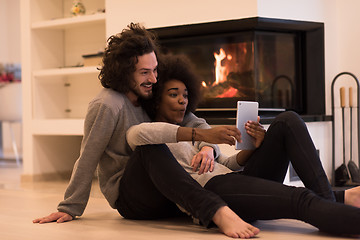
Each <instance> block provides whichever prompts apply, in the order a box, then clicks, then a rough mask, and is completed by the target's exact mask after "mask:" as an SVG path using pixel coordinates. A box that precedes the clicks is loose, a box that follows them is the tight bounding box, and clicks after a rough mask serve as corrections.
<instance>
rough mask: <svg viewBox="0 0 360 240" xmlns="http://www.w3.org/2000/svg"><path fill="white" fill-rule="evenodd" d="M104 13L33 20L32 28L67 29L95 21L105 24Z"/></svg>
mask: <svg viewBox="0 0 360 240" xmlns="http://www.w3.org/2000/svg"><path fill="white" fill-rule="evenodd" d="M105 16H106V15H105V13H96V14H93V15H84V16H76V17H71V18H59V19H54V20H47V21H40V22H34V23H32V25H31V28H32V29H67V28H73V27H79V26H82V25H91V24H94V23H96V22H98V23H101V22H103V23H104V24H105Z"/></svg>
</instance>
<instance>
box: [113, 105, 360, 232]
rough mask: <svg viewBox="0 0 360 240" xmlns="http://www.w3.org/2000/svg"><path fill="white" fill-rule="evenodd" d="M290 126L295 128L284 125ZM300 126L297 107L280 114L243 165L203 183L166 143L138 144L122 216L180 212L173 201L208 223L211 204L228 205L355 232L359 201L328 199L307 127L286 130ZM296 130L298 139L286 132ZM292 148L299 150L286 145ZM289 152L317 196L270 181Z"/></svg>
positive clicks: (279, 176)
mask: <svg viewBox="0 0 360 240" xmlns="http://www.w3.org/2000/svg"><path fill="white" fill-rule="evenodd" d="M294 122H295V123H294ZM292 124H295V125H292ZM289 127H290V128H291V127H293V128H295V130H294V129H293V130H289V129H287V128H289ZM301 129H305V130H306V127H305V125H304V123H303V122H302V120H301V119H299V118H298V116H297V115H296V114H294V113H291V112H290V113H284V114H280V115H279V117H277V118H276V119H275V121H274V123H273V124H271V126H270V127H269V130H268V132H267V133H266V137H265V139H264V142H263V144H262V146H261V147H260V148H259V149H258V150H257V151H256V152H255V153H254V154H253V155H252V156H251V158H250V159H249V161H248V164H247V166H246V167H245V170H244V172H243V173H231V174H226V175H221V176H216V177H214V178H212V179H211V180H210V181H209V182H208V183H207V184H206V186H205V188H202V187H201V186H200V185H199V184H198V183H197V182H196V181H195V180H193V178H191V176H190V175H189V174H188V173H187V172H186V171H185V170H184V169H183V168H182V167H181V166H180V164H179V163H178V162H177V161H176V160H175V159H174V157H173V156H172V154H171V152H170V151H169V149H168V148H167V147H166V146H165V145H148V146H141V147H138V148H137V149H136V150H135V153H134V155H133V156H132V158H131V159H130V160H129V162H128V165H127V166H126V169H125V172H124V175H123V177H122V179H121V182H120V189H119V198H118V201H117V206H118V211H119V212H120V214H121V215H122V216H123V217H125V218H131V219H155V218H160V217H169V216H174V215H177V214H179V211H178V209H177V208H176V205H175V204H174V203H177V204H178V205H180V206H182V207H183V208H185V209H186V210H187V211H189V212H190V213H191V214H192V215H193V216H194V217H196V218H199V219H200V221H201V222H202V223H203V224H204V225H206V226H208V224H209V223H210V222H211V219H212V217H213V215H214V213H215V212H216V210H217V209H219V207H221V206H225V205H228V206H229V207H230V208H231V209H233V210H234V211H235V212H236V213H237V214H238V215H239V216H240V217H241V218H243V219H245V220H248V221H251V220H256V219H278V218H293V219H299V220H302V221H305V222H307V223H310V224H312V225H314V226H316V227H318V228H319V229H321V230H323V231H326V232H329V233H340V234H344V233H346V234H360V228H359V224H360V209H358V208H354V207H349V206H346V205H344V204H342V203H336V202H334V195H333V193H332V191H331V188H330V185H329V182H328V180H327V178H326V175H325V173H324V171H323V169H322V167H321V163H320V161H319V159H318V157H317V155H316V151H315V148H314V146H313V144H312V141H311V139H310V137H309V136H308V133H307V130H306V133H304V132H301V133H297V132H296V133H295V135H294V133H291V132H293V131H303V130H301ZM278 131H279V133H277V132H278ZM289 136H290V137H289ZM294 136H295V138H298V139H293V140H292V141H291V140H290V139H287V138H288V137H289V138H291V137H294ZM304 136H305V138H304ZM309 140H310V141H309ZM277 141H279V142H277ZM294 144H295V146H296V145H303V146H299V148H300V150H299V148H296V147H295V148H294ZM272 145H273V147H272ZM276 145H279V146H276ZM281 145H283V146H282V147H281ZM277 147H279V149H277ZM290 149H293V150H294V149H295V150H297V151H298V152H290ZM276 151H280V152H279V153H280V154H276ZM308 151H312V152H310V153H309V152H308ZM314 153H315V154H314ZM297 154H299V155H297ZM304 154H305V155H304ZM261 156H265V157H261ZM270 156H273V158H272V157H270ZM275 156H280V157H275ZM303 157H304V158H305V160H304V158H303ZM288 158H289V159H291V161H292V164H293V165H294V168H295V170H296V171H297V173H298V175H299V176H300V178H301V179H302V180H303V181H304V184H305V186H307V187H308V188H310V189H311V190H312V191H314V192H316V193H317V194H319V195H322V196H323V197H319V196H318V195H316V194H314V193H313V192H312V191H310V190H308V189H306V188H295V187H289V186H285V185H283V184H281V183H278V182H275V181H279V182H282V180H283V178H284V176H285V172H286V169H287V165H288V160H287V159H288ZM296 161H299V162H296ZM312 161H315V164H314V163H313V162H312ZM302 162H303V163H302ZM258 168H264V169H258ZM310 168H311V169H312V170H311V171H309V169H310ZM246 175H253V176H256V177H252V176H246ZM264 178H267V179H264ZM268 179H271V180H268ZM325 198H327V200H326V199H325Z"/></svg>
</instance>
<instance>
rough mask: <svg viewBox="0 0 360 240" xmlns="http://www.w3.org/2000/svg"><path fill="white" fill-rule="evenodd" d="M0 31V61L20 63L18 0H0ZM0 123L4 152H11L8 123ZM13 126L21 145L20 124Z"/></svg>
mask: <svg viewBox="0 0 360 240" xmlns="http://www.w3.org/2000/svg"><path fill="white" fill-rule="evenodd" d="M0 33H1V34H0V63H20V62H21V51H20V0H0ZM2 125H3V128H2V129H3V147H4V153H5V155H8V154H12V153H11V152H12V145H11V140H10V139H11V138H10V133H9V127H8V123H3V124H2ZM13 128H14V134H15V137H16V141H17V143H18V147H21V124H18V123H14V124H13ZM0 137H1V136H0Z"/></svg>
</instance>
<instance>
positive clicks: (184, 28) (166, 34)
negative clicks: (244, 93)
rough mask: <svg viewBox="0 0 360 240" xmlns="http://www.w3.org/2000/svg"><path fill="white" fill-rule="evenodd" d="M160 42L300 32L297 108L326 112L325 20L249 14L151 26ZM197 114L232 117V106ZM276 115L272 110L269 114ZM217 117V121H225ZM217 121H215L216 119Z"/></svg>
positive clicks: (308, 112)
mask: <svg viewBox="0 0 360 240" xmlns="http://www.w3.org/2000/svg"><path fill="white" fill-rule="evenodd" d="M150 30H151V31H153V32H154V33H155V34H156V35H157V37H158V39H159V42H160V45H161V44H162V43H163V42H166V41H167V40H173V39H179V41H181V39H182V38H190V37H198V36H216V35H218V36H221V35H226V34H233V33H237V32H239V33H241V32H244V31H256V30H259V31H266V32H276V33H296V34H298V36H299V40H300V43H299V46H300V49H299V51H300V54H301V60H300V62H299V66H297V67H299V68H300V72H301V73H300V74H301V79H302V81H303V82H302V83H303V84H302V94H301V96H300V101H302V109H301V110H300V111H297V112H298V113H299V114H300V115H303V116H315V118H319V116H324V115H325V57H324V54H325V51H324V23H320V22H309V21H298V20H285V19H274V18H263V17H252V18H244V19H235V20H225V21H217V22H207V23H197V24H188V25H176V26H170V27H160V28H152V29H150ZM196 114H197V115H199V116H200V117H204V118H205V119H207V120H208V121H209V120H210V121H211V122H214V119H218V118H221V119H223V120H224V119H225V118H228V119H234V116H235V112H234V110H229V109H216V110H211V109H200V108H199V109H197V111H196ZM259 115H260V116H262V115H264V116H269V111H267V110H266V109H260V113H259ZM273 115H276V112H275V113H274V112H271V113H270V116H273ZM223 120H220V123H222V122H224V121H223ZM215 122H216V123H217V122H218V121H216V120H215Z"/></svg>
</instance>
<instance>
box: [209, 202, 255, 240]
mask: <svg viewBox="0 0 360 240" xmlns="http://www.w3.org/2000/svg"><path fill="white" fill-rule="evenodd" d="M212 220H213V222H214V223H215V224H216V225H217V226H218V227H219V229H220V231H221V232H223V233H224V234H225V235H226V236H228V237H232V238H252V237H254V236H255V235H257V234H258V233H259V232H260V230H259V229H258V228H256V227H254V226H252V225H250V224H248V223H247V222H245V221H243V220H242V219H241V218H240V217H239V216H238V215H237V214H236V213H234V212H233V211H232V210H231V209H230V208H229V207H227V206H224V207H221V208H219V209H218V210H217V211H216V213H215V215H214V217H213V219H212Z"/></svg>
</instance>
